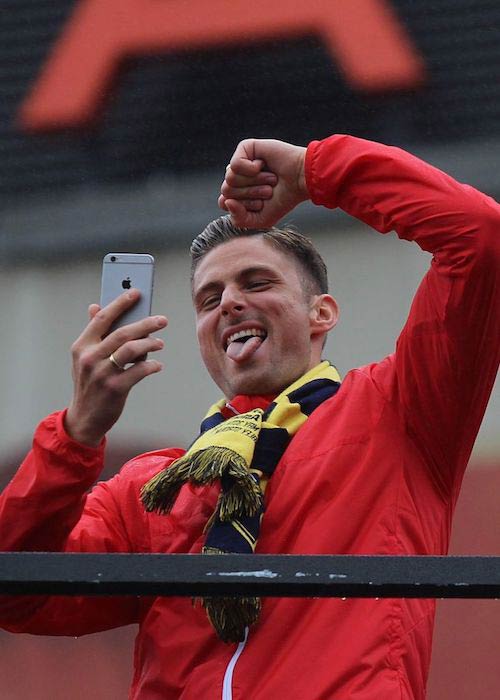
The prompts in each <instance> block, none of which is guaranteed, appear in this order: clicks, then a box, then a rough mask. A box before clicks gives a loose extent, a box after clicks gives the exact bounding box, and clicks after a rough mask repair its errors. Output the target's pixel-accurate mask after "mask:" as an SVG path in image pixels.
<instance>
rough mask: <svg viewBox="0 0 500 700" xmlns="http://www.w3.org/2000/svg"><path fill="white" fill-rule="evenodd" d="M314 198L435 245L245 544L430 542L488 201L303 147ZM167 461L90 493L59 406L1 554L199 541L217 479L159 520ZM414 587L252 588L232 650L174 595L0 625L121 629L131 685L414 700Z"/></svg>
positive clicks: (491, 254)
mask: <svg viewBox="0 0 500 700" xmlns="http://www.w3.org/2000/svg"><path fill="white" fill-rule="evenodd" d="M306 176H307V183H308V187H309V191H310V192H311V196H312V199H313V201H314V202H315V203H316V204H322V205H325V206H328V207H332V208H333V207H341V208H342V209H344V210H345V211H347V212H349V213H350V214H352V215H354V216H356V217H357V218H359V219H362V220H363V221H365V222H367V223H368V224H370V225H371V226H373V227H374V228H376V229H377V230H379V231H380V232H382V233H385V232H387V231H389V230H392V229H395V230H396V231H397V233H398V235H399V237H400V238H405V239H408V240H415V241H416V242H417V243H418V244H419V245H420V246H421V247H422V248H423V249H424V250H427V251H430V252H431V253H433V255H434V257H433V261H432V264H431V268H430V270H429V272H428V273H427V275H426V276H425V278H424V280H423V281H422V283H421V285H420V287H419V290H418V292H417V294H416V297H415V299H414V301H413V305H412V308H411V311H410V315H409V318H408V321H407V323H406V325H405V327H404V329H403V331H402V333H401V335H400V337H399V339H398V342H397V346H396V351H395V353H394V354H393V355H391V356H389V357H387V358H386V359H384V360H382V361H381V362H378V363H376V364H372V365H368V366H366V367H362V368H360V369H355V370H352V371H351V372H349V373H348V374H347V376H346V377H345V379H344V381H343V384H342V387H341V389H340V391H339V392H338V393H337V395H336V396H335V397H333V398H332V399H330V400H328V401H326V402H325V403H324V404H322V405H321V406H320V407H319V408H318V409H317V410H316V411H315V412H314V413H313V414H312V416H311V417H310V418H309V419H308V421H307V423H306V424H305V425H304V426H303V427H302V428H301V429H300V431H299V432H298V434H297V435H296V436H295V437H294V439H293V440H292V442H291V444H290V446H289V448H288V449H287V450H286V452H285V454H284V455H283V458H282V459H281V462H280V464H279V465H278V467H277V469H276V472H275V473H274V476H273V477H272V479H271V481H270V483H269V485H268V487H267V490H266V514H265V517H264V520H263V525H262V530H261V535H260V537H259V542H258V551H259V552H262V553H264V552H266V553H283V552H286V553H290V554H337V553H340V554H344V553H345V554H347V553H349V554H353V553H354V554H444V553H446V551H447V547H448V541H449V536H450V524H451V517H452V512H453V508H454V505H455V501H456V498H457V495H458V490H459V487H460V482H461V480H462V475H463V472H464V469H465V467H466V464H467V460H468V458H469V455H470V451H471V449H472V445H473V442H474V439H475V436H476V433H477V431H478V428H479V425H480V422H481V418H482V416H483V413H484V410H485V407H486V403H487V399H488V396H489V393H490V390H491V387H492V384H493V380H494V377H495V373H496V370H497V367H498V361H499V353H498V338H499V337H500V322H499V319H500V313H499V312H500V309H499V301H500V299H499V298H500V295H499V294H498V274H499V270H500V264H499V263H500V260H499V257H500V249H499V243H500V237H499V232H498V230H499V228H500V207H499V206H498V205H497V204H496V203H495V202H493V201H492V200H491V199H489V198H488V197H486V196H484V195H482V194H480V193H478V192H477V191H475V190H474V189H472V188H470V187H467V186H465V185H460V184H458V183H457V182H455V181H454V180H453V179H452V178H450V177H448V176H447V175H445V174H443V173H441V172H440V171H438V170H436V169H434V168H432V167H431V166H429V165H427V164H425V163H422V162H421V161H419V160H417V159H416V158H413V157H412V156H410V155H408V154H407V153H405V152H403V151H400V150H398V149H395V148H389V147H386V146H381V145H378V144H374V143H371V142H368V141H363V140H360V139H356V138H352V137H348V136H334V137H331V138H329V139H326V140H325V141H322V142H313V143H312V144H311V145H310V146H309V148H308V151H307V159H306ZM181 454H183V451H182V450H176V449H167V450H162V451H158V452H152V453H149V454H146V455H141V456H139V457H137V458H136V459H134V460H132V462H130V463H129V464H128V465H125V467H124V468H123V469H122V470H121V472H120V473H119V474H118V475H117V476H115V477H114V478H112V479H111V480H110V481H108V482H106V483H99V484H98V485H97V486H96V487H95V488H94V489H93V491H92V493H91V494H90V495H89V496H86V495H85V494H86V491H87V489H88V488H89V487H90V486H91V484H92V483H93V482H94V480H95V479H96V478H97V477H98V475H99V472H100V469H101V466H102V455H103V448H102V447H101V448H97V449H93V448H90V447H85V446H82V445H79V444H77V443H76V442H74V441H72V440H71V439H69V438H68V436H67V435H66V434H65V432H64V429H63V419H62V415H61V414H55V415H52V416H49V417H48V418H47V419H46V420H45V421H44V422H43V423H42V424H41V425H40V427H39V428H38V430H37V432H36V435H35V440H34V445H33V450H32V452H31V453H30V455H29V456H28V458H27V459H26V461H25V463H24V464H23V466H22V467H21V468H20V470H19V472H18V474H17V475H16V476H15V478H14V479H13V481H12V482H11V484H10V485H9V486H8V487H7V489H6V490H5V492H4V494H3V495H2V499H1V503H0V533H1V536H0V546H1V547H2V548H3V549H4V550H22V549H27V550H44V549H49V550H64V551H87V552H88V551H92V552H199V551H200V548H201V543H202V540H203V527H204V525H205V522H206V520H207V518H208V516H209V515H210V514H211V512H212V510H213V508H214V505H215V501H216V496H217V493H216V491H217V489H216V488H215V487H214V488H199V489H196V490H194V489H192V488H191V487H189V486H185V487H184V488H183V489H182V491H181V494H180V496H179V498H178V500H177V502H176V504H175V507H174V509H173V511H172V513H171V514H170V515H168V516H160V515H156V514H153V515H150V514H147V513H145V512H144V510H143V507H142V505H141V502H140V500H139V489H140V487H141V486H142V484H144V482H145V481H147V480H148V479H149V478H150V477H151V476H152V475H153V474H155V473H156V472H157V471H159V470H160V469H161V468H163V467H164V466H165V464H166V463H169V462H171V461H172V460H173V459H175V458H176V457H178V456H179V455H181ZM433 617H434V602H433V601H430V600H403V599H384V600H355V599H350V600H339V599H319V600H311V599H272V598H268V599H265V600H264V605H263V612H262V615H261V618H260V620H259V622H258V624H257V625H255V626H254V627H253V628H252V629H251V632H250V635H249V638H248V640H247V641H246V643H242V644H240V645H238V646H237V645H226V644H223V643H222V642H220V641H219V640H218V639H217V637H216V635H215V633H214V632H213V630H212V628H211V627H210V625H209V623H208V622H207V619H206V616H205V613H204V611H203V610H201V609H200V608H199V607H198V608H193V606H192V605H191V601H190V600H189V599H185V598H112V599H111V598H108V599H102V598H94V599H88V598H87V599H86V598H75V599H72V598H60V597H53V598H50V597H46V598H42V597H38V598H36V597H33V598H29V599H26V598H24V597H20V598H17V599H16V598H3V599H2V600H1V604H0V622H1V624H2V626H3V627H4V628H5V629H8V630H12V631H15V632H26V631H27V632H34V633H37V634H67V635H80V634H85V633H88V632H95V631H98V630H104V629H107V628H110V627H115V626H118V625H126V624H129V623H138V624H139V632H138V636H137V641H136V649H135V675H134V680H133V685H132V689H131V696H130V697H131V698H141V699H145V700H156V699H158V700H160V698H161V700H174V699H175V700H178V699H179V698H182V700H200V698H203V700H212V699H213V700H215V699H218V698H221V697H222V698H226V700H227V699H229V698H233V699H234V700H249V698H251V699H252V700H270V698H273V699H278V700H280V699H281V698H283V699H284V698H286V699H287V700H331V699H335V700H347V699H349V700H375V699H379V698H381V699H383V700H392V699H396V698H398V699H399V700H401V699H405V700H409V699H410V698H419V699H421V698H423V697H424V695H425V683H426V677H427V671H428V666H429V657H430V651H431V636H432V626H433Z"/></svg>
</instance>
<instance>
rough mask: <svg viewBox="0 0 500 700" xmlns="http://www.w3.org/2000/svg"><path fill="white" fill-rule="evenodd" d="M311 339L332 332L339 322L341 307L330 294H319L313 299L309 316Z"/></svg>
mask: <svg viewBox="0 0 500 700" xmlns="http://www.w3.org/2000/svg"><path fill="white" fill-rule="evenodd" d="M309 318H310V328H311V337H312V336H313V335H318V334H325V333H328V331H331V330H332V328H333V327H334V326H335V325H336V323H337V321H338V320H339V307H338V304H337V302H336V301H335V299H334V298H333V297H332V296H331V295H330V294H317V295H314V296H313V297H312V299H311V311H310V314H309Z"/></svg>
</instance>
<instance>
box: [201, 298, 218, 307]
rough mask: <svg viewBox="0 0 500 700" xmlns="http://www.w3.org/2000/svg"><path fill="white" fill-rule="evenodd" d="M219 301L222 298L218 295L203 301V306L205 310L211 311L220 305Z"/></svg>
mask: <svg viewBox="0 0 500 700" xmlns="http://www.w3.org/2000/svg"><path fill="white" fill-rule="evenodd" d="M219 300H220V297H219V296H218V295H214V296H211V297H207V298H206V299H204V300H203V302H202V305H201V306H202V308H203V309H211V308H213V307H214V306H217V304H218V303H219Z"/></svg>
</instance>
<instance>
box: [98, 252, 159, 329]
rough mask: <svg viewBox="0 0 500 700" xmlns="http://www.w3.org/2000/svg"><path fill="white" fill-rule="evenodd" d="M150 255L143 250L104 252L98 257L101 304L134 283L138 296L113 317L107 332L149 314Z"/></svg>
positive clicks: (151, 267) (150, 300)
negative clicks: (119, 314)
mask: <svg viewBox="0 0 500 700" xmlns="http://www.w3.org/2000/svg"><path fill="white" fill-rule="evenodd" d="M154 262H155V261H154V258H153V256H152V255H148V254H146V253H108V254H107V255H105V256H104V259H103V261H102V282H101V308H102V307H103V306H107V305H108V304H109V303H110V302H112V301H113V299H116V297H118V296H120V294H123V292H125V291H127V289H132V287H135V288H136V289H139V290H140V292H141V298H140V299H139V301H138V302H137V303H136V304H134V306H132V308H130V309H128V310H127V311H125V313H124V314H122V315H121V316H120V318H117V319H116V321H115V322H114V323H113V325H112V326H111V328H110V330H109V332H110V333H111V332H112V331H114V330H115V329H116V328H119V327H120V326H125V325H127V324H128V323H134V321H140V320H141V319H142V318H146V316H151V305H152V299H153V282H154Z"/></svg>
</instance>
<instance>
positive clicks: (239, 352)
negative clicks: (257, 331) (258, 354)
mask: <svg viewBox="0 0 500 700" xmlns="http://www.w3.org/2000/svg"><path fill="white" fill-rule="evenodd" d="M263 340H264V338H260V337H258V336H252V337H251V338H249V339H248V340H245V342H244V343H242V342H238V341H237V340H233V342H232V343H229V345H228V346H227V350H226V354H227V356H228V357H229V358H231V360H234V362H244V361H245V360H248V358H249V357H250V356H251V355H253V353H254V352H255V351H256V350H257V348H259V347H260V346H261V345H262V341H263Z"/></svg>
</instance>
